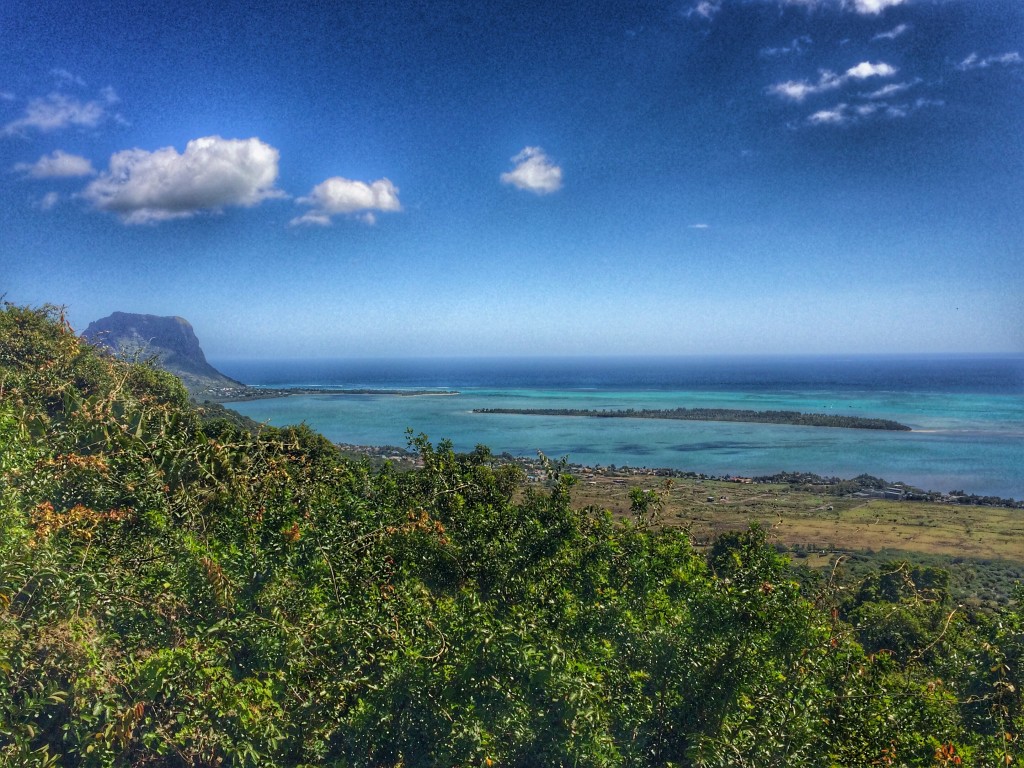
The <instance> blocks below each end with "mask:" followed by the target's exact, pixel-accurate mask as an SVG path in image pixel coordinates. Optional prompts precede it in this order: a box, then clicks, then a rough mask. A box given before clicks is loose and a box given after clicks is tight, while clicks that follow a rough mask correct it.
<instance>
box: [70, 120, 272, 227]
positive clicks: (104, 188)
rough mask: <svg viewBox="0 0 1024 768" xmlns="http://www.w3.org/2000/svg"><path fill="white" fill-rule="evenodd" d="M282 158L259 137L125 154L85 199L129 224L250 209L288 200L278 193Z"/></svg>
mask: <svg viewBox="0 0 1024 768" xmlns="http://www.w3.org/2000/svg"><path fill="white" fill-rule="evenodd" d="M278 157H279V153H278V151H277V150H276V149H275V148H274V147H272V146H270V145H269V144H265V143H264V142H262V141H260V140H259V139H257V138H251V139H223V138H221V137H220V136H206V137H203V138H200V139H193V140H192V141H190V142H189V143H188V144H186V145H185V151H184V152H183V153H181V154H178V152H177V150H175V149H174V147H163V148H162V149H157V150H155V151H153V152H147V151H146V150H143V149H126V150H124V151H122V152H117V153H115V154H114V155H112V156H111V158H110V166H109V168H108V169H107V170H106V171H104V172H103V173H102V174H100V177H99V178H98V179H96V180H95V181H93V182H91V183H90V184H89V186H87V187H86V188H85V191H84V192H83V193H82V196H83V197H84V198H85V199H86V200H88V201H89V202H90V203H92V204H93V206H94V207H95V208H97V209H98V210H101V211H109V212H111V213H116V214H118V215H119V216H120V217H121V220H122V221H123V222H124V223H125V224H152V223H155V222H159V221H167V220H169V219H181V218H187V217H190V216H194V215H196V214H197V213H199V212H200V211H220V210H221V209H223V208H224V207H226V206H229V205H231V206H242V207H247V208H248V207H252V206H254V205H258V204H259V203H261V202H262V201H264V200H266V199H269V198H274V197H282V196H284V193H282V192H281V191H280V190H277V189H274V183H275V181H276V180H277V170H278V169H277V165H278Z"/></svg>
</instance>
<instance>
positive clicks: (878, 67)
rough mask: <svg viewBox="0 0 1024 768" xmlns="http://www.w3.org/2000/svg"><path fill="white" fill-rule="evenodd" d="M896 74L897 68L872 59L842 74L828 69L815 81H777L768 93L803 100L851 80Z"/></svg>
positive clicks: (832, 89)
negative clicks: (873, 61)
mask: <svg viewBox="0 0 1024 768" xmlns="http://www.w3.org/2000/svg"><path fill="white" fill-rule="evenodd" d="M895 74H896V68H895V67H892V66H890V65H888V64H886V63H885V62H879V63H878V64H874V63H872V62H870V61H862V62H861V63H860V64H858V65H857V66H855V67H850V68H849V69H848V70H846V72H845V73H843V74H842V75H837V74H836V73H835V72H831V71H829V70H827V69H825V70H821V71H820V72H819V73H818V81H817V82H815V83H812V82H809V81H807V80H787V81H786V82H784V83H776V84H775V85H772V86H769V87H768V93H770V94H772V95H773V96H779V97H781V98H784V99H789V100H790V101H798V102H799V101H803V100H804V99H805V98H807V97H808V96H812V95H815V94H818V93H825V92H827V91H834V90H835V89H837V88H839V87H841V86H842V85H843V84H844V83H846V82H848V81H850V80H866V79H867V78H869V77H891V76H892V75H895Z"/></svg>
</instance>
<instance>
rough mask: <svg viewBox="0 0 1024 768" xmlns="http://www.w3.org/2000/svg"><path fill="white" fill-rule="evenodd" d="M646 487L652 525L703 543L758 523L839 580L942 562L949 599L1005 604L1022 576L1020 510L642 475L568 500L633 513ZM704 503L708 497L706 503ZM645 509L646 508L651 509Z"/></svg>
mask: <svg viewBox="0 0 1024 768" xmlns="http://www.w3.org/2000/svg"><path fill="white" fill-rule="evenodd" d="M635 487H637V488H642V489H644V490H650V491H654V492H655V493H656V494H657V498H659V499H660V500H661V501H662V502H663V504H662V506H661V511H660V514H659V515H657V517H656V519H655V523H654V524H655V525H659V526H665V527H678V528H686V529H687V530H688V531H689V533H690V536H691V540H692V541H693V543H694V544H695V545H696V546H698V547H703V546H706V545H707V544H709V543H710V542H711V541H713V540H714V538H715V537H716V536H718V535H719V534H721V533H725V532H727V531H735V530H743V529H745V528H747V527H748V526H749V525H750V524H752V523H757V524H759V525H760V526H761V527H763V528H764V529H765V530H766V531H768V535H769V539H770V540H771V541H773V542H774V543H775V544H776V546H777V547H778V548H779V549H781V550H785V551H787V552H789V553H790V556H791V557H792V558H793V561H794V562H795V563H798V564H803V565H806V566H808V567H809V568H812V569H815V570H822V571H827V570H830V569H832V568H833V567H834V566H836V564H837V562H839V563H842V570H844V571H845V572H846V574H847V576H849V577H851V578H855V577H856V575H857V574H858V573H861V572H866V571H867V570H870V568H871V567H878V566H880V565H882V564H884V563H887V562H891V561H903V560H907V561H911V562H918V563H922V564H928V565H937V566H940V567H943V568H946V569H947V570H949V571H950V572H951V575H952V577H953V585H952V590H953V594H954V597H955V599H957V600H960V601H963V602H970V603H974V604H978V605H982V604H988V605H993V604H996V603H1002V602H1005V601H1006V600H1007V599H1008V597H1009V595H1010V592H1011V590H1012V588H1013V585H1014V584H1015V583H1019V582H1021V581H1024V512H1022V511H1021V510H1020V509H1011V508H1006V507H985V506H967V505H962V504H943V503H936V502H920V501H891V500H887V499H855V498H847V497H839V496H832V495H828V494H825V493H816V492H813V491H807V490H801V489H796V488H793V487H791V486H787V485H781V484H772V485H765V484H756V483H755V484H745V483H734V482H727V481H722V480H698V479H692V478H672V480H671V481H670V482H666V480H665V478H661V477H650V476H643V475H620V476H612V475H609V476H605V475H599V474H598V475H593V476H588V475H586V474H584V475H583V476H581V477H580V482H579V483H578V484H577V485H576V487H575V488H574V489H573V500H574V504H576V505H577V506H579V507H580V508H583V507H587V506H595V507H599V508H602V509H608V510H609V511H611V512H612V514H613V515H615V516H617V517H622V518H632V517H633V516H634V514H633V512H632V511H631V509H630V507H631V498H630V489H632V488H635ZM709 499H713V501H709ZM652 508H653V507H652Z"/></svg>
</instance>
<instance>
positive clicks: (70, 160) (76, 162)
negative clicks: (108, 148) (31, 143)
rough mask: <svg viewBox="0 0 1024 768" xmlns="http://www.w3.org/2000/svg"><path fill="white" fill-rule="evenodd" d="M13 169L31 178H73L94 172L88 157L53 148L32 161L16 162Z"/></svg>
mask: <svg viewBox="0 0 1024 768" xmlns="http://www.w3.org/2000/svg"><path fill="white" fill-rule="evenodd" d="M14 170H16V171H19V172H22V173H25V174H26V175H28V176H31V177H32V178H33V179H53V178H73V177H76V176H93V175H95V173H96V171H95V169H94V168H93V167H92V163H91V162H90V161H89V160H88V159H86V158H84V157H80V156H79V155H71V154H68V153H67V152H65V151H64V150H61V149H55V150H54V151H53V152H51V153H50V154H49V155H43V156H42V157H40V158H39V159H38V160H36V162H34V163H18V164H16V165H15V166H14Z"/></svg>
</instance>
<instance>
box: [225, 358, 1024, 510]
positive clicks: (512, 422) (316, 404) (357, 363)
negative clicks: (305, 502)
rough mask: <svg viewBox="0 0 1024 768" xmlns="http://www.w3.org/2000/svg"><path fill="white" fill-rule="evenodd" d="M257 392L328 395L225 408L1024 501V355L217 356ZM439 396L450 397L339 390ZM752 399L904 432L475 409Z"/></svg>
mask: <svg viewBox="0 0 1024 768" xmlns="http://www.w3.org/2000/svg"><path fill="white" fill-rule="evenodd" d="M214 365H216V366H217V367H218V368H219V369H220V370H222V371H223V372H224V373H226V374H227V375H229V376H231V377H233V378H235V379H238V380H240V381H243V382H245V383H246V384H250V385H253V386H257V387H271V388H273V387H318V388H321V387H322V388H324V389H325V392H324V393H323V394H316V395H295V396H290V397H286V398H273V399H267V400H254V401H248V402H243V403H234V404H231V407H233V408H235V409H236V410H238V411H239V412H241V413H243V414H245V415H246V416H249V417H251V418H253V419H256V420H257V421H261V422H267V423H269V424H272V425H275V426H281V425H285V424H297V423H301V422H305V423H306V424H308V425H309V426H310V427H312V428H314V429H316V430H317V431H319V432H321V433H323V434H324V435H325V436H327V437H328V438H329V439H331V440H333V441H336V442H343V443H354V444H360V445H399V446H404V445H405V443H406V431H407V430H408V429H411V430H413V432H414V433H417V434H418V433H424V434H426V435H428V436H429V437H430V439H431V440H434V441H435V442H436V441H439V440H441V439H444V438H447V439H450V440H451V441H452V442H453V444H454V446H455V448H456V449H457V450H471V449H472V448H473V447H475V446H476V445H478V444H483V445H487V446H488V447H489V448H490V449H491V450H492V451H493V452H494V453H502V452H508V453H511V454H513V455H519V456H523V455H536V452H537V451H543V452H544V453H545V454H547V455H548V456H550V457H553V458H561V457H563V456H566V457H568V459H569V460H570V461H571V462H576V463H580V464H587V465H592V466H593V465H603V466H607V465H612V464H614V465H616V466H632V467H671V468H674V469H680V470H686V471H693V472H701V473H704V474H709V475H747V476H751V475H770V474H775V473H777V472H781V471H807V472H814V473H817V474H820V475H826V476H839V477H854V476H856V475H859V474H862V473H868V474H871V475H875V476H878V477H883V478H885V479H886V480H889V481H891V482H895V481H903V482H906V483H910V484H911V485H915V486H917V487H919V488H922V489H925V490H934V491H944V492H945V491H951V490H957V491H965V492H967V493H974V494H979V495H995V496H1002V497H1012V498H1017V499H1022V498H1024V357H1005V356H912V357H908V356H871V357H868V356H846V357H839V356H835V357H784V358H781V357H728V358H727V357H713V358H693V357H688V358H559V359H551V358H543V359H527V358H516V359H488V358H482V359H467V358H459V359H398V360H276V361H244V360H218V361H214ZM332 388H335V389H388V390H432V391H437V392H458V394H455V395H449V396H395V395H351V394H331V393H330V389H332ZM678 407H685V408H700V407H707V408H744V409H753V410H793V411H801V412H807V413H811V412H813V413H834V414H840V415H849V416H864V417H875V418H884V419H892V420H895V421H899V422H901V423H903V424H907V425H909V426H910V427H911V428H912V431H910V432H887V431H877V430H861V429H842V428H826V427H799V426H789V425H773V424H743V423H731V422H697V421H661V420H653V419H586V418H573V417H554V416H526V415H511V414H509V415H498V414H476V413H472V411H473V409H475V408H603V409H625V408H636V409H641V408H652V409H662V408H678Z"/></svg>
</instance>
